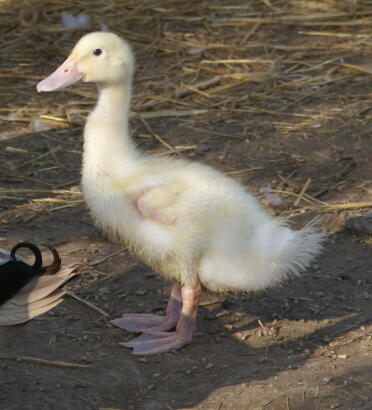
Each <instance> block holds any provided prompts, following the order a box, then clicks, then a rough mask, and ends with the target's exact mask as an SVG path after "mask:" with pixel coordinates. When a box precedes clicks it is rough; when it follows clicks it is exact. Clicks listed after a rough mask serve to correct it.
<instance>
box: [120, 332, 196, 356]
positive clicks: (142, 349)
mask: <svg viewBox="0 0 372 410" xmlns="http://www.w3.org/2000/svg"><path fill="white" fill-rule="evenodd" d="M192 334H193V330H191V331H190V332H187V333H184V332H179V331H175V332H157V333H156V332H151V333H150V334H147V333H143V334H142V335H141V336H139V337H137V338H135V339H133V340H131V341H130V342H126V343H119V345H120V346H123V347H130V348H133V350H132V354H134V355H150V354H157V353H165V352H169V351H171V350H174V349H180V348H181V347H183V346H185V345H187V344H188V343H190V342H191V339H192Z"/></svg>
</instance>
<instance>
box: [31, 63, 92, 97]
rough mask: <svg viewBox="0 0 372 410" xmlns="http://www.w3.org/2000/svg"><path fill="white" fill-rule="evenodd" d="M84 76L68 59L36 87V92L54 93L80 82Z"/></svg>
mask: <svg viewBox="0 0 372 410" xmlns="http://www.w3.org/2000/svg"><path fill="white" fill-rule="evenodd" d="M83 77H84V75H83V74H82V73H81V72H80V71H79V70H78V68H77V62H76V61H75V60H74V59H73V58H71V57H69V58H68V59H67V60H65V61H64V62H63V64H62V65H61V66H59V67H58V68H57V70H56V71H54V73H52V74H51V75H50V76H49V77H47V78H44V80H42V81H40V82H39V84H38V85H37V86H36V89H37V91H38V92H39V93H40V92H42V91H55V90H60V89H62V88H65V87H67V86H68V85H71V84H73V83H76V82H77V81H79V80H81V79H82V78H83Z"/></svg>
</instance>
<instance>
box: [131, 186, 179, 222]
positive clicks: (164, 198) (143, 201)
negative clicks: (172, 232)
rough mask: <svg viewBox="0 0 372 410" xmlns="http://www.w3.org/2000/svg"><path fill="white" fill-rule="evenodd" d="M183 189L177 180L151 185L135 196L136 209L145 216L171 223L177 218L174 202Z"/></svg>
mask: <svg viewBox="0 0 372 410" xmlns="http://www.w3.org/2000/svg"><path fill="white" fill-rule="evenodd" d="M183 189H184V188H183V186H182V184H178V183H177V182H173V183H166V184H161V185H156V186H153V187H151V188H150V189H148V190H146V191H145V192H143V193H142V194H141V195H140V196H139V197H138V198H137V209H138V211H139V212H140V213H141V214H142V216H144V217H145V218H148V219H153V220H156V221H159V222H162V223H165V224H173V223H174V222H175V221H176V218H177V215H176V214H175V213H174V204H175V203H176V202H177V199H178V198H179V196H180V195H181V193H182V192H183Z"/></svg>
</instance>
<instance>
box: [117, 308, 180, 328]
mask: <svg viewBox="0 0 372 410" xmlns="http://www.w3.org/2000/svg"><path fill="white" fill-rule="evenodd" d="M177 321H178V317H177V318H175V317H167V316H158V315H150V314H141V313H133V314H127V315H123V316H122V317H119V318H117V319H113V320H111V321H110V323H111V324H112V325H114V326H117V327H120V328H121V329H125V330H128V331H129V332H143V331H145V330H150V329H153V330H159V331H163V330H170V329H172V328H174V327H175V326H176V324H177Z"/></svg>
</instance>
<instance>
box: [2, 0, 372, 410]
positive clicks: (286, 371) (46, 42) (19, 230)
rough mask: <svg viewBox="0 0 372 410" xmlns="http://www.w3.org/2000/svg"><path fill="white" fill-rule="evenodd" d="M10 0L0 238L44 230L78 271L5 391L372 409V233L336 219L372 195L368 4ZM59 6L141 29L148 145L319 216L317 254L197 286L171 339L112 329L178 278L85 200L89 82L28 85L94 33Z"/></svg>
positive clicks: (141, 135) (41, 404) (75, 402)
mask: <svg viewBox="0 0 372 410" xmlns="http://www.w3.org/2000/svg"><path fill="white" fill-rule="evenodd" d="M93 3H94V4H95V7H94V9H95V10H94V11H92V4H93ZM212 3H213V4H212ZM0 7H2V8H1V14H0V22H1V24H0V31H1V40H0V42H1V44H2V48H1V51H0V52H1V53H2V54H3V59H2V61H1V62H0V66H1V70H0V72H1V74H0V94H1V96H2V103H1V108H0V111H1V113H0V145H1V151H0V182H1V188H0V200H1V204H0V219H1V226H0V247H3V248H8V249H9V248H10V247H11V246H12V245H13V244H15V243H16V242H17V241H20V240H30V241H33V242H36V243H40V242H48V243H50V244H52V245H55V246H56V247H57V248H58V250H59V251H60V253H61V255H62V258H63V261H64V262H65V263H76V264H77V265H78V270H79V272H80V276H79V278H78V279H77V280H75V281H74V282H72V283H71V284H69V286H68V288H69V292H70V295H69V296H68V297H67V298H66V300H65V301H64V303H63V304H61V305H60V306H58V307H57V308H55V309H54V310H52V311H51V312H49V313H48V314H46V315H44V316H42V317H40V318H38V319H36V320H33V321H31V322H30V323H29V324H28V325H27V326H26V327H25V328H24V330H23V331H22V332H21V333H20V334H19V335H18V336H17V338H16V339H14V340H13V341H12V342H11V343H10V344H9V346H8V347H7V349H6V350H5V351H4V352H3V353H4V354H3V355H2V356H0V409H1V410H3V409H17V410H35V409H38V410H43V409H46V410H50V409H57V410H59V409H73V410H80V409H93V410H95V409H102V410H103V409H107V410H108V409H111V410H113V409H136V410H137V409H138V410H142V409H143V410H163V409H185V408H200V409H213V410H214V409H221V410H222V409H233V410H235V409H273V410H276V409H286V410H288V409H290V410H294V409H319V410H323V409H332V408H340V409H369V408H372V404H371V403H372V309H371V302H372V266H371V244H372V241H371V238H370V236H357V235H352V234H350V233H348V232H347V231H345V230H344V228H343V227H344V222H345V220H346V218H347V217H349V216H351V215H357V214H361V213H364V212H366V211H367V210H368V209H369V207H370V206H371V189H372V180H371V173H372V166H371V157H372V144H371V131H370V125H371V112H370V106H371V102H372V101H371V86H370V84H371V79H370V75H371V72H372V71H371V69H370V68H369V67H370V64H371V60H370V58H371V48H370V44H371V42H370V38H371V36H372V29H371V21H370V16H371V14H372V9H371V6H370V5H369V2H368V1H362V0H361V1H353V2H349V1H331V0H327V1H320V0H319V1H312V2H300V1H291V2H288V1H280V0H278V1H275V0H271V1H268V0H265V1H261V0H260V1H258V0H257V1H252V2H245V1H241V2H236V4H235V2H234V4H230V3H229V4H227V3H226V2H224V1H216V2H200V1H191V2H186V3H185V2H181V1H176V0H174V1H170V2H164V1H160V0H159V1H150V0H148V1H142V2H138V1H127V2H118V1H110V2H104V5H103V3H102V2H99V1H97V2H91V1H81V2H80V1H79V2H74V1H71V2H69V3H67V2H55V1H49V0H46V1H43V2H39V1H31V0H29V1H27V2H26V1H20V2H10V3H7V4H5V5H4V4H3V2H1V3H0ZM63 10H69V11H70V12H73V13H75V14H77V13H88V14H90V15H91V16H92V22H91V24H90V26H88V27H87V28H86V30H85V31H92V30H94V29H97V27H98V22H103V23H106V24H108V26H109V27H110V28H111V29H112V30H113V31H116V32H118V33H119V34H121V35H123V37H126V38H127V39H128V40H129V41H131V42H132V44H133V47H134V49H135V50H136V54H137V75H136V80H135V87H134V101H133V107H132V108H133V118H132V122H131V124H132V130H133V135H134V138H136V142H137V143H138V145H139V146H140V147H141V148H142V149H143V150H145V151H149V152H159V151H161V152H169V151H173V152H174V151H177V152H178V154H181V155H183V156H185V157H187V158H189V159H191V160H197V161H203V162H205V163H208V164H211V165H213V166H214V167H216V168H218V169H220V170H222V171H224V172H227V173H229V174H230V175H231V177H233V178H236V179H237V180H239V181H241V182H242V183H243V184H244V185H245V186H246V187H247V190H249V191H250V192H251V193H252V194H254V195H255V196H257V197H258V198H259V199H260V200H261V201H262V203H263V204H264V206H266V207H267V208H268V210H269V212H272V213H275V214H278V215H282V216H290V217H292V223H293V225H295V226H296V225H297V226H301V225H303V224H304V223H306V222H307V221H309V220H310V219H311V218H312V217H314V216H315V215H318V214H320V215H321V216H322V223H323V225H324V227H325V229H327V231H328V232H329V233H330V236H329V238H328V240H327V242H326V244H325V251H324V253H323V254H322V255H321V257H320V258H319V260H318V261H317V262H316V263H315V264H314V265H313V266H312V267H311V268H310V269H309V270H308V271H307V272H306V273H304V274H303V275H301V276H300V277H298V278H294V279H293V280H291V281H289V282H287V283H285V284H283V286H281V287H279V288H276V289H272V290H269V291H267V292H264V293H260V294H254V295H235V296H232V295H228V296H216V295H209V296H208V297H206V298H205V299H204V300H203V302H202V304H201V307H200V311H199V316H198V330H197V333H196V335H195V337H194V340H193V342H192V343H191V344H190V345H188V346H186V347H185V348H183V349H182V350H180V351H178V352H171V353H167V354H162V355H156V356H150V357H144V358H141V357H135V356H132V355H131V354H130V350H126V349H123V348H120V347H119V346H118V343H119V342H121V341H126V340H129V339H131V338H132V337H133V336H132V335H131V334H129V333H127V332H125V331H122V330H120V329H117V328H114V327H112V326H110V325H109V324H108V319H109V318H113V317H116V316H118V315H120V314H122V313H123V312H156V313H158V312H161V311H163V309H164V307H165V304H166V301H167V297H168V292H169V289H170V284H169V283H166V282H164V281H163V280H162V279H161V278H160V277H159V276H158V275H157V274H156V272H153V271H151V270H150V269H149V268H148V267H147V266H145V265H143V264H141V263H139V262H138V261H136V260H134V259H133V258H132V257H131V256H130V255H128V254H127V252H126V251H125V250H123V249H122V248H120V245H118V244H112V243H110V242H109V241H108V240H107V239H106V238H105V237H104V236H103V235H101V234H100V232H99V231H98V230H97V229H96V228H95V227H94V226H93V224H92V221H91V219H90V216H89V214H88V212H87V210H86V208H85V206H84V204H83V202H82V197H81V192H80V187H79V176H80V161H81V150H82V145H81V144H82V139H81V135H82V124H83V121H84V118H85V116H86V114H87V112H89V110H90V109H91V106H92V104H93V103H94V98H95V91H94V89H93V88H92V86H89V85H82V86H79V87H75V88H74V89H71V90H67V91H66V93H59V94H53V95H48V96H38V95H36V92H35V82H36V81H37V80H38V79H41V78H42V77H43V75H44V74H47V73H50V72H51V71H52V70H53V69H54V68H55V67H56V66H57V64H58V63H59V62H60V61H61V60H62V57H63V56H62V54H63V52H68V50H69V49H70V47H71V46H72V44H73V43H74V42H75V40H76V39H77V38H79V37H80V36H81V35H82V34H83V33H84V32H85V31H84V30H81V29H76V30H73V29H64V28H63V27H62V26H61V24H60V13H61V11H63ZM31 23H32V24H31ZM5 57H6V58H5ZM40 127H43V129H40ZM158 136H160V137H161V138H160V139H159V138H158ZM164 141H165V143H164ZM269 186H270V188H268V187H269ZM264 187H266V188H267V189H266V192H269V193H270V195H274V198H276V199H277V198H279V199H280V206H274V205H275V204H276V202H275V201H274V202H273V201H272V198H273V197H272V196H267V195H266V196H265V195H263V192H262V189H263V188H264ZM86 302H89V305H88V304H87V303H86ZM94 307H96V308H98V310H97V309H94ZM12 355H13V356H12ZM24 356H26V358H24ZM22 357H23V359H22ZM35 358H36V359H43V360H46V362H45V363H38V362H36V361H35V360H34V359H35ZM56 361H59V362H64V364H61V363H57V364H56V363H54V362H56ZM80 365H85V367H82V366H80Z"/></svg>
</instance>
